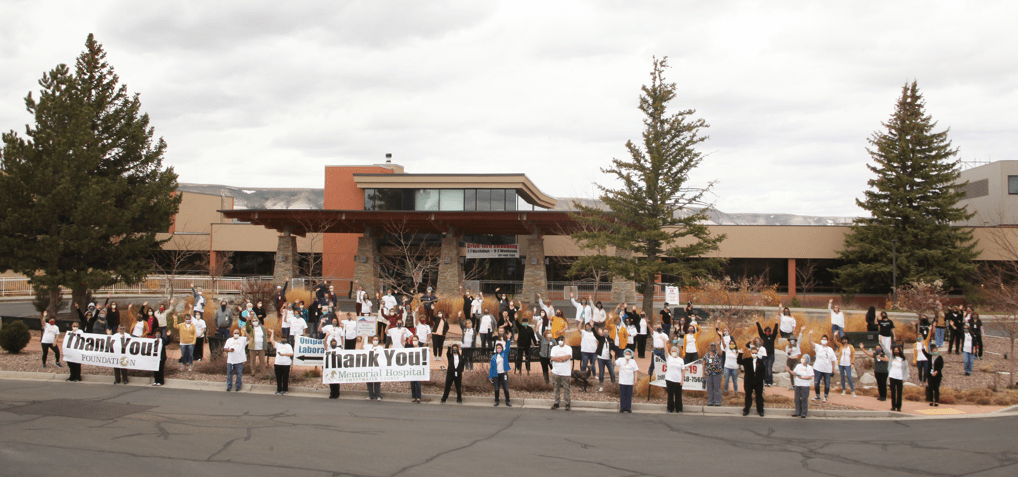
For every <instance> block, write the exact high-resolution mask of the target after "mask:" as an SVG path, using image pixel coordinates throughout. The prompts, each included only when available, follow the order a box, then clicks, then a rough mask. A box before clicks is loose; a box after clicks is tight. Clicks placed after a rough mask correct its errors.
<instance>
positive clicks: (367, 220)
mask: <svg viewBox="0 0 1018 477" xmlns="http://www.w3.org/2000/svg"><path fill="white" fill-rule="evenodd" d="M219 212H222V213H223V215H225V216H226V217H227V218H231V219H237V220H240V221H243V222H250V223H251V224H254V225H261V226H263V227H266V228H269V229H273V230H276V231H279V232H284V231H285V230H286V229H287V227H289V229H290V233H291V234H294V235H298V236H301V237H303V236H306V235H307V234H308V233H336V234H351V233H364V231H365V230H368V229H371V230H377V231H382V230H391V229H393V228H396V227H399V228H403V229H405V230H406V231H407V232H413V233H429V234H431V233H445V232H449V230H450V229H455V230H456V232H457V233H464V234H468V235H472V234H478V235H481V234H492V235H530V234H533V233H541V234H552V235H568V234H570V233H572V232H574V231H575V230H576V228H577V225H578V224H577V223H576V222H575V221H574V220H573V218H572V216H571V215H570V213H569V212H566V211H551V210H549V211H534V210H521V211H474V210H470V211H423V210H416V211H406V210H392V211H387V210H307V209H237V210H232V209H231V210H220V211H219Z"/></svg>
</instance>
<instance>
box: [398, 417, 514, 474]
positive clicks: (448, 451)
mask: <svg viewBox="0 0 1018 477" xmlns="http://www.w3.org/2000/svg"><path fill="white" fill-rule="evenodd" d="M526 413H527V411H525V410H524V411H523V412H522V413H520V414H517V415H516V416H514V417H513V418H512V420H511V421H509V423H508V424H506V425H505V426H502V427H501V428H499V429H498V430H497V431H495V432H494V433H492V434H491V435H490V436H488V437H482V438H480V439H476V440H474V441H472V442H470V443H469V444H465V445H462V446H459V447H456V448H453V449H449V450H447V451H443V452H439V453H438V454H435V455H433V456H431V457H429V458H427V459H425V460H424V462H420V463H417V464H413V465H408V466H406V467H403V468H402V469H400V470H398V471H396V472H394V473H393V474H392V475H390V476H389V477H396V476H397V475H399V474H402V473H403V472H406V471H408V470H410V469H413V468H415V467H420V466H422V465H426V464H428V463H430V462H431V461H433V460H435V459H438V458H439V457H442V456H444V455H447V454H451V453H453V452H456V451H458V450H463V449H466V448H468V447H472V446H474V445H475V444H479V443H481V442H484V441H487V440H490V439H494V438H495V437H497V436H498V435H499V434H501V433H502V432H503V431H505V430H507V429H509V428H510V427H513V425H514V424H516V421H518V420H519V419H520V417H523V414H526Z"/></svg>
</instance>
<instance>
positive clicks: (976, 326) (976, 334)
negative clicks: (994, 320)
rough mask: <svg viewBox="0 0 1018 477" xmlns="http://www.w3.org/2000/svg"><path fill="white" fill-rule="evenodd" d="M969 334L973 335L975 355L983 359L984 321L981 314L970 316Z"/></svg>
mask: <svg viewBox="0 0 1018 477" xmlns="http://www.w3.org/2000/svg"><path fill="white" fill-rule="evenodd" d="M969 332H971V333H972V346H973V348H972V349H973V353H972V354H974V355H975V357H976V358H977V359H983V320H982V319H980V318H979V313H976V312H972V314H971V315H969Z"/></svg>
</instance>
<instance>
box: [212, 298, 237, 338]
mask: <svg viewBox="0 0 1018 477" xmlns="http://www.w3.org/2000/svg"><path fill="white" fill-rule="evenodd" d="M214 323H215V324H216V338H220V339H224V340H225V339H227V338H229V337H230V327H231V326H233V310H231V309H230V307H229V306H227V304H226V300H223V301H221V302H219V308H218V309H216V315H215V319H214Z"/></svg>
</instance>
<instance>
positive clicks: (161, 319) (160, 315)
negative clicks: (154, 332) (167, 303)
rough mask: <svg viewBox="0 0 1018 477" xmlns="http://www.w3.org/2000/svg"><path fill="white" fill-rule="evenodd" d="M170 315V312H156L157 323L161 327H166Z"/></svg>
mask: <svg viewBox="0 0 1018 477" xmlns="http://www.w3.org/2000/svg"><path fill="white" fill-rule="evenodd" d="M169 315H170V310H164V311H157V312H156V323H158V324H159V326H166V317H167V316H169Z"/></svg>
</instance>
